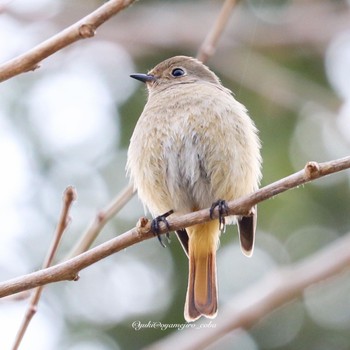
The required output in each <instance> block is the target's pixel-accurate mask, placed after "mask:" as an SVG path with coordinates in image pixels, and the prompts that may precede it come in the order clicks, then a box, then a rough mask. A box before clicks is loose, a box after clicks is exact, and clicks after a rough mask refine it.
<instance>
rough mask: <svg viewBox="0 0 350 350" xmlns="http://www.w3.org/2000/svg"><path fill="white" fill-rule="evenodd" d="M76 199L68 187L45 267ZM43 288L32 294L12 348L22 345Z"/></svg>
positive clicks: (49, 263) (51, 257)
mask: <svg viewBox="0 0 350 350" xmlns="http://www.w3.org/2000/svg"><path fill="white" fill-rule="evenodd" d="M75 199H76V191H75V189H74V188H73V187H67V188H66V190H65V191H64V194H63V207H62V211H61V215H60V218H59V221H58V224H57V228H56V231H55V234H54V238H53V241H52V245H51V248H50V249H49V253H48V255H47V257H46V259H45V261H44V264H43V268H47V267H49V266H51V264H52V261H53V258H54V256H55V254H56V252H57V248H58V245H59V243H60V241H61V238H62V235H63V233H64V231H65V230H66V228H67V226H68V224H69V221H70V218H69V211H70V208H71V206H72V204H73V202H74V201H75ZM43 288H44V285H42V286H40V287H38V288H36V289H35V291H34V292H33V294H32V297H31V300H30V302H29V306H28V309H27V312H26V314H25V316H24V318H23V321H22V324H21V327H20V329H19V330H18V333H17V335H16V339H15V343H14V345H13V348H12V349H13V350H17V349H18V347H19V346H20V344H21V341H22V339H23V336H24V334H25V332H26V330H27V328H28V326H29V323H30V321H31V319H32V318H33V316H34V314H35V313H36V310H37V306H38V303H39V300H40V297H41V293H42V291H43Z"/></svg>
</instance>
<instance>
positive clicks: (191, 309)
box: [184, 220, 220, 322]
mask: <svg viewBox="0 0 350 350" xmlns="http://www.w3.org/2000/svg"><path fill="white" fill-rule="evenodd" d="M186 230H187V232H188V236H189V252H188V253H189V254H188V257H189V274H188V288H187V296H186V303H185V312H184V314H185V319H186V321H187V322H192V321H195V320H197V319H198V318H199V317H201V316H205V317H209V318H214V317H215V316H216V314H217V305H218V303H217V278H216V250H217V247H218V242H219V236H220V231H219V224H218V222H217V220H214V221H210V222H207V223H205V224H199V225H194V226H191V227H188V228H187V229H186Z"/></svg>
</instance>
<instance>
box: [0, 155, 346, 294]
mask: <svg viewBox="0 0 350 350" xmlns="http://www.w3.org/2000/svg"><path fill="white" fill-rule="evenodd" d="M349 168H350V156H348V157H344V158H341V159H337V160H332V161H329V162H325V163H316V162H309V163H307V164H306V166H305V168H304V169H303V170H300V171H299V172H297V173H295V174H292V175H290V176H288V177H286V178H283V179H281V180H278V181H276V182H274V183H272V184H270V185H268V186H265V187H263V188H261V189H260V190H258V191H256V192H255V193H252V194H251V195H249V196H245V197H242V198H240V199H238V200H235V201H231V202H228V203H227V205H228V211H227V214H228V215H247V214H248V213H249V211H250V208H251V207H253V206H254V205H255V204H257V203H260V202H262V201H264V200H267V199H268V198H271V197H274V196H276V195H278V194H280V193H283V192H285V191H287V190H289V189H291V188H295V187H297V186H300V185H302V184H305V183H307V182H310V181H313V180H315V179H318V178H320V177H323V176H326V175H329V174H333V173H336V172H339V171H342V170H345V169H349ZM213 217H214V218H217V217H218V212H217V210H216V211H214V213H213ZM209 220H211V218H210V214H209V208H208V209H203V210H200V211H197V212H194V213H190V214H186V215H183V216H181V217H180V216H179V217H174V218H169V220H168V224H169V230H171V231H176V230H179V229H182V228H184V227H188V226H192V225H195V224H199V223H204V222H207V221H209ZM159 231H160V233H162V234H164V233H166V232H167V231H168V228H167V225H165V224H161V225H160V230H159ZM152 237H154V235H153V233H152V231H151V225H150V222H149V221H148V220H147V219H145V218H142V219H141V220H140V221H139V223H138V225H137V227H135V228H133V229H131V230H129V231H127V232H125V233H123V234H122V235H120V236H118V237H116V238H113V239H111V240H109V241H108V242H105V243H103V244H101V245H99V246H97V247H95V248H92V249H90V250H89V251H87V252H85V253H83V254H80V255H78V256H77V257H75V258H72V259H70V260H68V261H66V262H63V263H60V264H58V265H55V266H52V267H49V268H47V269H44V270H40V271H37V272H34V273H31V274H28V275H25V276H21V277H17V278H14V279H12V280H9V281H5V282H2V283H0V297H3V296H6V295H10V294H15V293H18V292H21V291H23V290H27V289H31V288H35V287H38V286H41V285H44V284H48V283H53V282H59V281H63V280H77V279H78V273H79V271H80V270H82V269H84V268H86V267H88V266H90V265H92V264H94V263H96V262H97V261H100V260H101V259H104V258H106V257H107V256H110V255H112V254H114V253H116V252H118V251H120V250H122V249H124V248H127V247H130V246H131V245H133V244H136V243H138V242H141V241H144V240H146V239H150V238H152Z"/></svg>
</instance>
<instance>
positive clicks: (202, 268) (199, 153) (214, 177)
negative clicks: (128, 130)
mask: <svg viewBox="0 0 350 350" xmlns="http://www.w3.org/2000/svg"><path fill="white" fill-rule="evenodd" d="M131 77H132V78H135V79H138V80H140V81H142V82H145V83H146V85H147V88H148V92H149V96H148V101H147V104H146V106H145V108H144V110H143V112H142V114H141V116H140V118H139V120H138V122H137V124H136V127H135V130H134V133H133V135H132V137H131V140H130V146H129V150H128V161H127V172H128V174H129V175H130V178H131V181H133V183H134V186H135V188H136V189H137V191H138V195H139V197H140V199H141V200H142V202H143V203H144V204H145V205H146V206H147V207H148V209H149V210H150V212H151V213H152V215H153V217H157V218H158V219H157V218H156V219H155V220H164V214H165V215H167V214H169V213H173V215H182V214H185V213H189V212H193V211H196V210H199V209H203V208H208V207H211V206H212V204H213V203H215V204H214V206H215V205H216V204H218V203H219V209H221V210H223V209H224V207H225V204H224V203H225V202H224V201H229V200H234V199H237V198H239V197H241V196H244V195H247V194H249V193H251V192H253V191H255V190H257V188H258V186H259V182H260V178H261V170H260V169H261V156H260V141H259V138H258V136H257V129H256V127H255V125H254V123H253V121H252V120H251V119H250V118H249V116H248V115H247V110H246V108H245V107H244V106H243V105H242V104H240V103H239V102H237V101H236V100H235V99H234V98H233V96H232V93H231V91H230V90H228V89H226V88H225V87H224V86H222V85H221V83H220V80H219V78H218V77H217V76H216V75H215V74H214V73H213V72H212V71H210V70H209V68H208V67H206V66H205V65H203V64H202V63H201V62H200V61H198V60H196V59H194V58H191V57H186V56H176V57H172V58H169V59H167V60H165V61H163V62H161V63H159V64H158V65H157V66H156V67H155V68H153V69H152V70H151V71H150V72H149V73H148V74H133V75H131ZM162 215H163V216H162ZM256 216H257V213H256V208H253V210H252V215H251V216H246V217H237V218H232V221H233V222H234V221H237V222H238V228H239V236H240V242H241V247H242V251H243V253H244V254H245V255H247V256H250V255H251V254H252V251H253V246H254V236H255V227H256ZM221 221H222V222H224V221H223V220H221ZM154 222H157V221H153V223H154ZM220 231H221V230H220V225H219V224H218V220H213V221H210V222H207V223H204V224H199V225H194V226H191V227H188V228H186V230H180V231H178V232H177V235H178V238H179V239H180V242H181V243H182V245H183V247H184V249H185V251H186V254H187V255H188V258H189V277H188V289H187V296H186V303H185V312H184V315H185V319H186V321H188V322H190V321H195V320H196V319H198V318H199V317H201V316H206V317H209V318H213V317H215V316H216V314H217V304H218V303H217V277H216V250H217V248H218V245H219V238H220Z"/></svg>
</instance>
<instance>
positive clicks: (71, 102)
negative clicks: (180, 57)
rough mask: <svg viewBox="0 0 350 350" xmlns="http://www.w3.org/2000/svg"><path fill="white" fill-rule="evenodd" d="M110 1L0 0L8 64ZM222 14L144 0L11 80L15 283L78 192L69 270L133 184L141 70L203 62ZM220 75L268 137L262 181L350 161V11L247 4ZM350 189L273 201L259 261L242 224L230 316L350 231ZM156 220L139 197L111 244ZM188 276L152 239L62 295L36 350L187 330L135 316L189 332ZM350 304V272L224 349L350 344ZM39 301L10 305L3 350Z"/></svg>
mask: <svg viewBox="0 0 350 350" xmlns="http://www.w3.org/2000/svg"><path fill="white" fill-rule="evenodd" d="M102 3H103V2H102V1H93V0H84V1H83V0H75V1H69V0H33V1H30V2H28V1H25V0H12V1H11V0H0V62H5V61H7V60H8V59H10V58H12V57H15V56H16V55H19V54H20V53H23V52H25V51H26V50H28V49H30V48H32V47H33V46H35V45H36V44H38V43H40V42H42V41H44V40H45V39H47V38H49V37H50V36H52V35H54V34H55V33H57V32H59V31H61V30H62V29H64V28H65V27H67V26H69V25H70V24H73V23H74V22H76V21H77V20H79V19H80V18H82V17H83V16H85V15H87V14H89V13H90V12H91V11H93V10H94V9H95V8H97V7H98V6H100V5H101V4H102ZM221 5H222V1H218V0H205V1H203V0H202V1H199V0H198V1H194V0H192V1H165V0H162V1H161V0H159V1H156V0H153V1H151V0H148V1H138V2H136V3H135V4H134V5H133V6H131V7H130V8H128V9H127V10H125V11H123V12H122V13H120V14H118V15H117V16H116V17H114V18H112V19H111V20H110V21H108V22H107V23H105V24H104V25H103V26H102V27H100V28H99V29H98V31H97V36H96V37H95V38H93V39H89V40H84V41H80V42H78V43H75V44H74V45H72V46H70V47H68V48H66V49H64V50H61V51H60V52H58V53H56V54H54V55H53V56H51V57H50V58H48V59H47V60H45V61H44V62H42V64H41V68H40V69H38V70H36V71H35V72H30V73H26V74H22V75H20V76H17V77H15V78H12V79H11V80H8V81H6V82H3V83H2V84H1V85H0V161H1V172H0V179H1V181H0V218H1V219H0V280H2V281H3V280H6V279H10V278H13V277H16V276H19V275H22V274H26V273H30V272H32V271H34V270H37V269H39V268H40V266H41V264H42V261H43V259H44V257H45V254H46V252H47V249H48V247H49V244H50V241H51V239H52V235H53V232H54V229H55V225H56V222H57V219H58V214H59V211H60V207H61V198H62V193H63V191H64V189H65V188H66V187H67V186H68V185H73V186H75V187H76V189H77V192H78V200H77V202H76V203H75V204H74V206H73V210H72V213H71V216H72V222H71V224H70V226H69V229H68V231H67V232H66V234H65V236H64V238H63V240H62V244H61V247H60V250H59V253H58V257H57V259H56V260H57V261H59V260H60V259H62V258H64V256H65V255H66V254H67V253H68V252H69V250H70V249H71V248H72V246H73V245H74V244H75V242H76V241H77V240H78V239H79V237H80V235H81V234H82V232H83V231H84V229H85V228H86V227H87V226H88V224H89V223H90V222H91V221H92V220H93V218H94V215H96V213H97V212H98V210H99V209H101V208H103V207H104V206H105V205H106V204H107V203H109V201H110V200H111V199H112V198H113V197H114V196H115V195H116V194H117V193H118V192H119V191H121V190H122V189H123V188H124V187H125V186H126V185H127V183H128V181H127V179H126V177H125V171H124V167H125V162H126V152H127V147H128V142H129V138H130V136H131V133H132V130H133V128H134V125H135V123H136V121H137V118H138V117H139V115H140V113H141V111H142V108H143V105H144V104H145V101H146V98H147V94H146V91H145V87H144V86H143V85H142V84H141V83H139V82H137V81H134V80H132V79H130V78H129V74H131V73H135V72H146V71H147V70H148V69H150V68H152V67H153V66H154V65H156V64H157V63H159V62H160V61H162V60H163V59H165V58H168V57H170V56H173V55H177V54H185V55H191V56H195V55H196V53H197V50H198V48H199V47H200V45H201V43H202V42H203V40H204V38H205V36H206V35H207V32H208V30H209V28H210V27H211V25H212V24H213V23H214V20H215V18H216V16H217V14H218V13H219V11H220V7H221ZM208 65H209V66H210V68H211V69H212V70H214V71H215V72H216V73H217V74H218V75H219V77H220V78H221V79H222V82H223V83H224V85H225V86H227V87H228V88H230V89H231V90H232V91H234V93H235V96H236V98H237V99H238V100H239V101H241V102H242V103H243V104H245V105H246V107H247V108H248V110H249V111H250V115H251V116H252V118H253V119H254V121H255V123H256V125H257V127H258V128H259V130H260V137H261V140H262V143H263V148H262V154H263V159H264V164H263V181H262V185H266V184H269V183H270V182H273V181H275V180H277V179H279V178H281V177H284V176H287V175H289V174H291V173H293V172H295V171H298V170H300V169H301V168H302V167H303V166H304V165H305V163H306V162H307V161H309V160H315V161H321V162H322V161H328V160H331V159H335V158H340V157H343V156H346V155H349V154H350V1H346V0H279V1H273V0H244V1H243V0H242V1H241V2H240V3H239V5H238V6H237V7H236V8H235V10H234V13H233V15H232V17H231V19H230V22H229V25H228V27H227V28H226V29H225V32H224V34H223V36H222V38H221V40H220V43H219V46H218V49H217V52H216V54H215V55H214V57H212V58H211V59H210V60H209V61H208ZM349 187H350V174H349V172H348V171H347V172H342V173H338V174H335V175H332V176H329V177H327V178H323V179H320V180H318V181H315V182H313V183H312V184H309V185H307V186H303V187H302V188H299V189H295V190H292V191H288V192H287V193H285V194H283V195H281V196H279V197H276V198H274V199H271V200H268V201H265V202H263V203H262V204H261V205H259V221H258V233H257V242H256V246H255V254H254V256H253V258H251V259H247V258H245V257H243V255H242V254H241V252H240V249H239V245H238V243H239V242H238V238H237V232H236V227H229V228H228V229H227V232H226V234H224V235H223V236H222V239H221V246H220V249H219V252H218V279H219V293H220V294H219V298H220V307H221V309H222V308H224V305H225V303H227V302H228V301H229V300H230V299H231V298H232V297H234V296H235V294H236V293H238V292H241V291H243V290H244V289H245V288H247V287H248V286H250V285H252V284H254V282H255V281H258V280H260V279H261V278H262V277H263V276H264V275H265V274H267V273H268V272H270V271H272V270H273V269H275V268H276V267H278V266H280V265H286V264H290V263H293V262H296V261H300V260H301V259H303V258H305V257H307V256H309V255H311V254H313V253H314V252H316V251H318V250H319V249H321V248H322V247H325V246H327V245H328V244H329V243H331V242H333V241H334V240H336V239H337V237H340V236H342V235H344V234H346V233H348V232H349V231H350V216H349V210H350V204H349ZM143 214H144V212H143V207H142V205H141V204H140V202H139V201H138V199H137V198H136V197H134V198H133V199H132V200H131V201H130V202H129V203H128V204H127V205H126V207H125V208H124V209H123V210H122V211H121V212H120V213H119V214H118V215H117V216H116V217H115V218H114V219H113V220H112V221H111V222H110V224H109V225H108V226H107V227H106V228H105V229H104V231H103V232H102V233H101V235H100V236H99V238H98V240H97V242H96V243H95V244H98V243H101V242H104V241H106V240H108V239H110V238H112V237H115V236H117V235H119V234H121V233H122V232H124V231H126V230H127V229H129V228H131V227H133V226H134V225H135V223H136V221H137V219H138V218H139V217H140V216H142V215H143ZM187 269H188V268H187V258H186V257H185V255H184V253H183V252H182V249H181V247H180V245H179V244H178V242H177V240H176V238H175V236H174V235H173V234H172V235H171V243H170V244H168V247H167V248H166V249H164V248H162V247H161V246H160V245H159V243H158V241H157V240H156V239H152V240H148V241H145V242H142V243H140V244H137V245H134V246H132V247H130V248H128V249H126V250H125V251H122V252H120V253H118V254H115V255H114V256H111V257H109V258H107V259H105V260H103V261H101V262H99V263H97V264H95V265H93V266H91V267H90V268H87V269H86V270H84V271H82V272H81V274H80V275H81V278H80V280H79V281H78V282H63V283H58V284H53V285H49V286H48V287H46V288H45V290H44V293H43V297H42V299H41V302H40V304H39V310H38V313H37V314H36V315H35V317H34V319H33V320H32V322H31V324H30V326H29V329H28V331H27V333H26V335H25V337H24V340H23V343H22V346H21V349H24V350H25V349H36V350H41V349H45V350H47V349H52V350H55V349H69V350H93V349H100V350H101V349H102V350H112V349H113V350H115V349H117V350H119V349H139V348H142V347H143V346H146V345H148V344H151V343H152V342H154V341H156V340H157V339H160V338H162V337H164V336H166V335H168V334H169V333H171V332H178V331H177V330H173V329H168V330H163V331H162V330H160V329H152V328H147V329H142V330H139V331H137V330H135V329H134V328H133V322H135V321H140V322H142V323H148V322H149V321H151V322H158V321H159V322H162V323H167V324H174V323H184V322H185V321H184V319H183V306H184V300H185V293H186V285H187ZM349 295H350V273H349V272H344V274H342V275H341V276H339V277H336V278H334V279H332V280H331V281H325V282H324V283H322V284H320V285H316V286H314V287H312V288H309V289H308V290H306V291H305V293H304V295H303V298H301V299H300V300H297V301H294V302H291V303H289V304H288V305H287V306H285V307H282V308H280V309H278V310H276V311H275V312H274V313H273V314H272V315H269V316H267V317H266V318H264V319H263V320H261V321H260V322H259V323H258V324H257V325H256V326H254V327H253V329H251V330H249V331H242V330H241V331H239V332H235V333H234V334H232V335H230V336H228V337H225V338H224V339H222V341H221V342H219V343H218V344H217V345H216V347H215V348H216V349H243V350H256V349H276V350H287V349H300V350H302V349H308V350H310V349H318V350H319V349H321V350H322V349H324V350H326V349H337V350H343V349H350V345H349V344H350V297H349ZM27 304H28V300H27V299H25V300H13V299H3V300H1V301H0V348H1V349H10V347H11V344H12V343H13V341H14V338H15V334H16V331H17V329H18V327H19V325H20V323H21V320H22V317H23V315H24V313H25V310H26V307H27ZM219 313H220V309H219ZM204 322H208V321H206V320H204ZM212 322H213V323H215V320H213V321H212ZM197 332H200V330H197Z"/></svg>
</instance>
